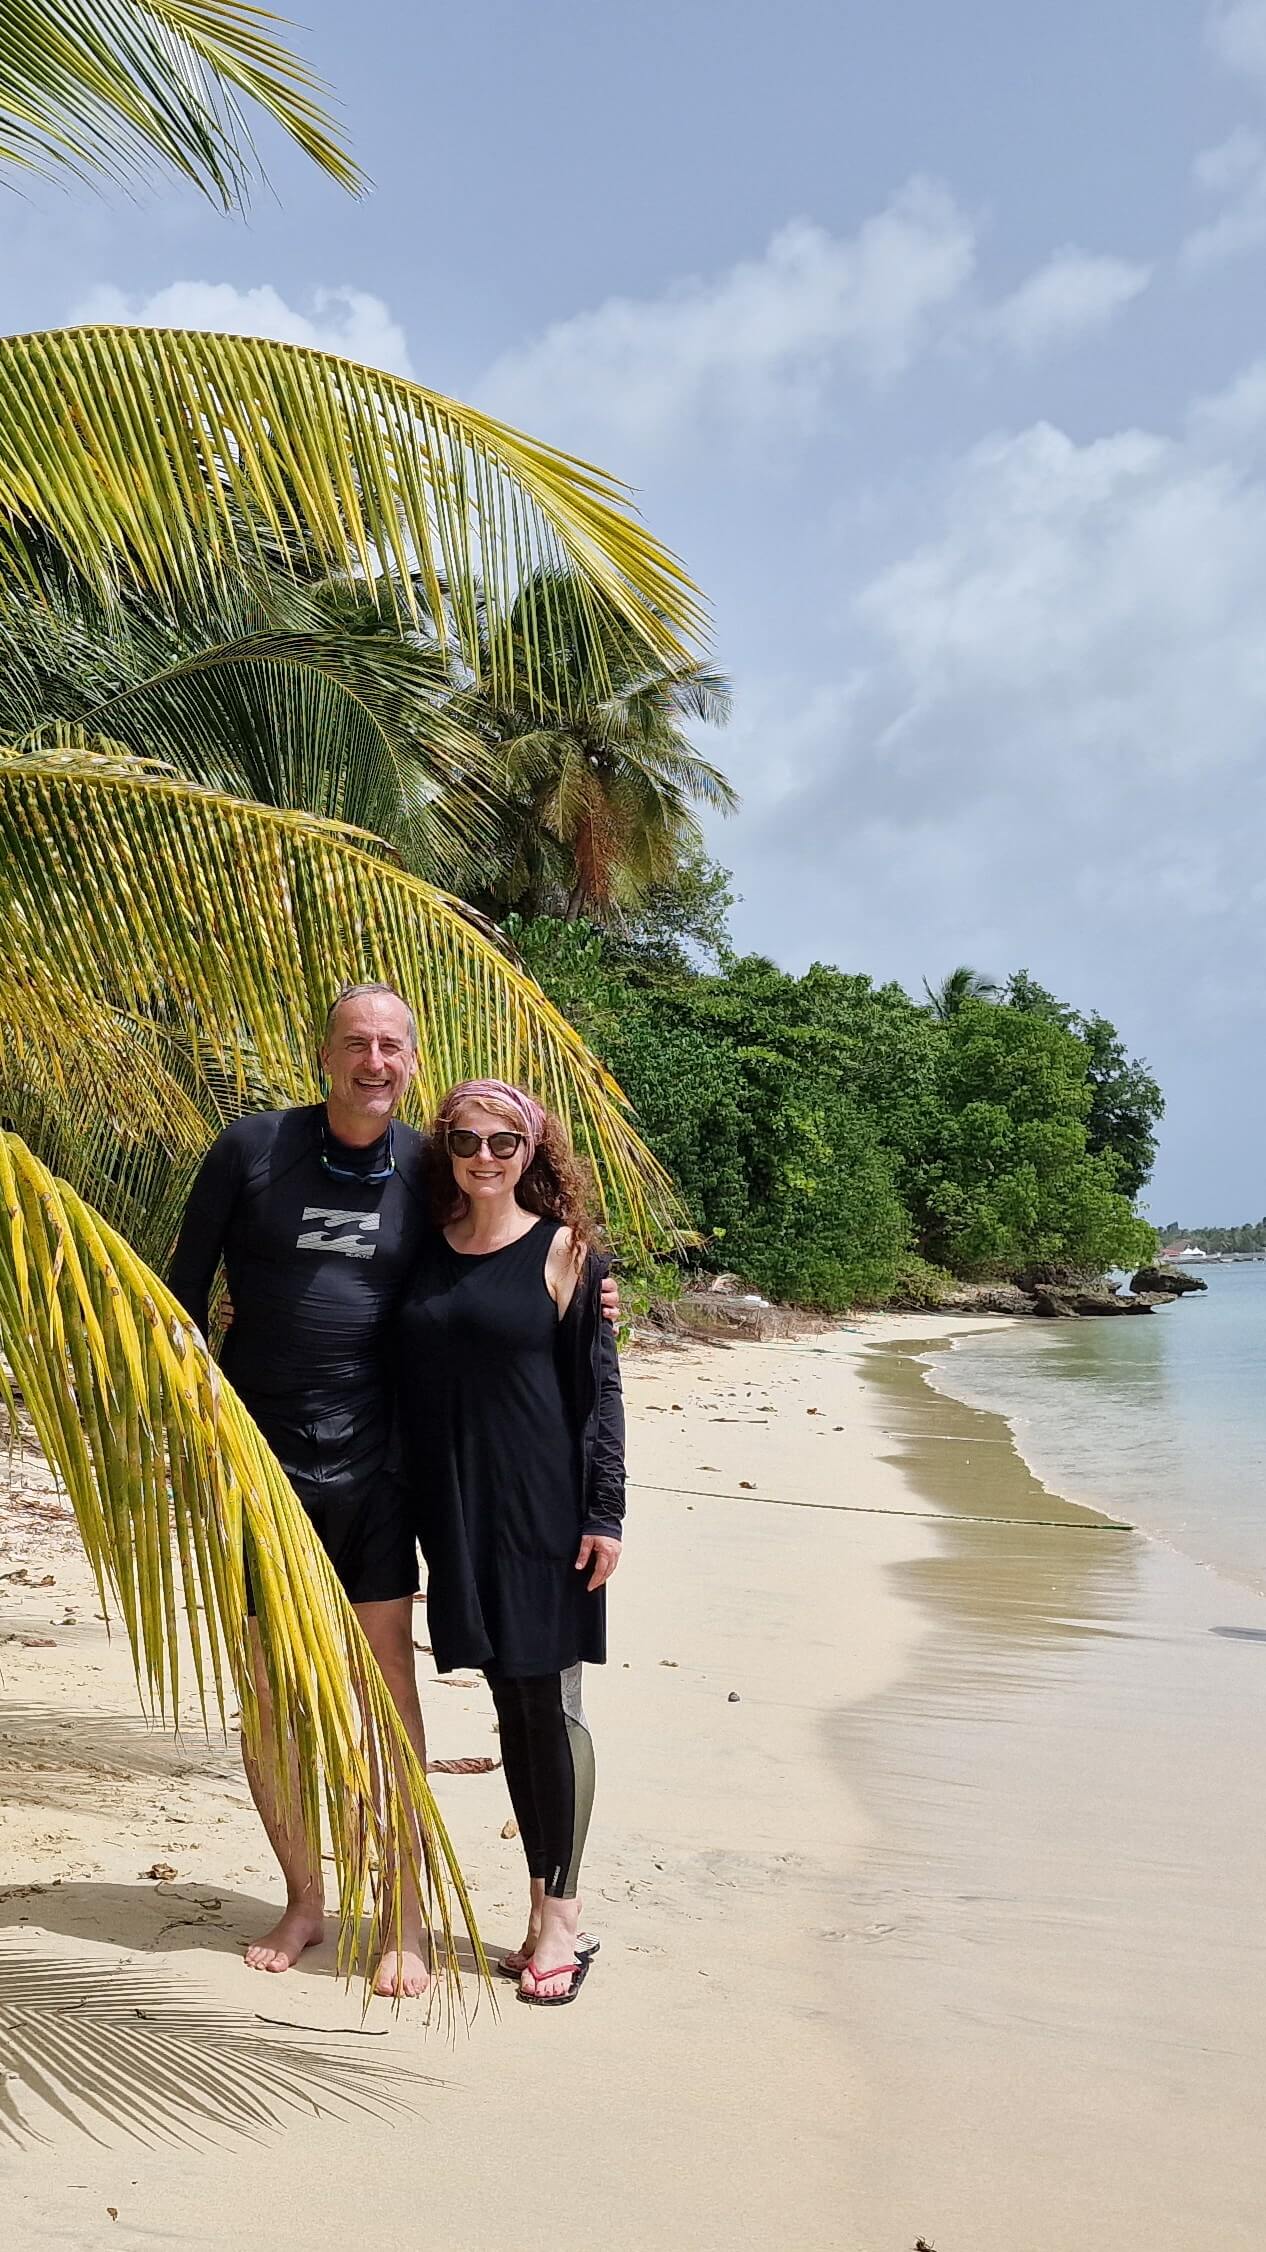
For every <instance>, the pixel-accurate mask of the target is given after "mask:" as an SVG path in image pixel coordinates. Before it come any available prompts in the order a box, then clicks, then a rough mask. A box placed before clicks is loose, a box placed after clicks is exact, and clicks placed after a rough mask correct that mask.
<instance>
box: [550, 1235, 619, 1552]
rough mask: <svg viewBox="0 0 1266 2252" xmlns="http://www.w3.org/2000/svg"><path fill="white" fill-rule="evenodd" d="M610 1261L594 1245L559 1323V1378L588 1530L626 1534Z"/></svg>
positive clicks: (590, 1531) (617, 1359) (586, 1529)
mask: <svg viewBox="0 0 1266 2252" xmlns="http://www.w3.org/2000/svg"><path fill="white" fill-rule="evenodd" d="M606 1272H607V1261H606V1260H605V1259H602V1258H600V1257H599V1255H598V1253H597V1252H596V1251H591V1252H590V1253H589V1255H588V1257H587V1258H586V1260H585V1265H584V1272H583V1273H582V1274H581V1276H580V1279H579V1281H578V1282H577V1284H576V1288H575V1290H574V1291H573V1293H572V1300H571V1304H570V1305H569V1307H568V1308H567V1311H566V1313H565V1314H564V1315H563V1318H562V1320H561V1321H560V1323H559V1325H558V1378H559V1383H560V1384H561V1386H562V1391H563V1398H564V1400H565V1402H566V1405H567V1413H568V1419H569V1421H570V1423H571V1426H572V1429H573V1431H574V1432H575V1433H576V1436H577V1443H578V1445H579V1447H580V1455H581V1459H580V1471H581V1488H580V1490H581V1495H582V1499H583V1506H584V1520H583V1530H584V1531H585V1532H587V1533H606V1534H608V1535H609V1536H610V1537H611V1538H612V1539H614V1540H620V1539H622V1538H623V1534H624V1394H623V1391H622V1389H621V1385H620V1356H619V1354H618V1353H617V1351H616V1348H615V1331H614V1330H613V1329H612V1327H611V1324H610V1322H609V1321H605V1320H604V1319H603V1314H602V1301H601V1290H602V1282H603V1277H604V1276H605V1274H606Z"/></svg>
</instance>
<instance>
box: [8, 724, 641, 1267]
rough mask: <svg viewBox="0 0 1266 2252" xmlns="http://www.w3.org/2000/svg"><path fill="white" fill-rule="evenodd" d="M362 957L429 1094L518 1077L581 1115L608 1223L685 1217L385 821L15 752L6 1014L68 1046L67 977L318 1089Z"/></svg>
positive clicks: (600, 1086)
mask: <svg viewBox="0 0 1266 2252" xmlns="http://www.w3.org/2000/svg"><path fill="white" fill-rule="evenodd" d="M365 978H384V979H387V980H388V981H389V982H391V983H392V984H394V985H396V986H398V987H399V988H400V990H401V991H402V992H403V993H404V994H405V995H406V996H407V998H408V999H409V1000H410V1001H411V1002H412V1004H413V1005H414V1007H415V1009H416V1011H417V1014H418V1018H419V1026H420V1054H419V1064H420V1073H419V1086H418V1090H417V1097H416V1098H415V1099H416V1100H417V1101H418V1102H419V1103H420V1106H421V1108H422V1110H423V1111H424V1112H425V1111H426V1110H428V1109H430V1108H431V1107H433V1105H434V1104H435V1102H436V1100H437V1098H438V1097H439V1095H440V1094H441V1093H442V1091H443V1090H444V1088H445V1087H447V1086H448V1085H449V1084H450V1083H451V1082H452V1081H454V1080H457V1079H462V1078H467V1077H482V1076H484V1075H485V1074H487V1073H494V1074H496V1075H497V1076H499V1077H501V1078H504V1079H509V1080H512V1081H516V1082H521V1083H522V1084H524V1085H526V1086H528V1087H531V1088H532V1089H533V1090H534V1091H535V1092H536V1093H537V1094H538V1095H539V1096H540V1098H541V1099H542V1100H543V1101H544V1102H545V1103H547V1104H548V1105H549V1107H550V1108H551V1109H553V1110H555V1111H557V1112H558V1113H559V1114H560V1115H561V1116H562V1117H563V1118H564V1119H565V1121H566V1122H567V1123H568V1125H569V1126H570V1128H571V1131H572V1134H573V1137H574V1139H575V1141H576V1144H577V1147H578V1148H579V1149H580V1150H581V1151H582V1152H583V1153H584V1154H586V1155H587V1156H588V1157H589V1158H590V1160H591V1161H592V1163H593V1166H594V1169H595V1172H596V1174H597V1178H598V1182H599V1186H600V1190H601V1194H602V1198H603V1203H604V1206H605V1209H606V1213H607V1217H608V1219H609V1221H610V1222H611V1223H612V1225H613V1226H614V1227H615V1228H617V1229H618V1230H619V1231H620V1232H621V1233H624V1234H631V1235H633V1236H637V1237H640V1238H641V1239H642V1240H643V1241H645V1242H652V1241H662V1240H663V1238H664V1235H665V1233H666V1232H670V1231H671V1229H672V1226H673V1223H674V1218H675V1202H674V1198H673V1194H672V1190H671V1186H670V1184H669V1182H668V1179H667V1176H666V1175H665V1173H664V1172H663V1170H662V1168H661V1167H660V1166H659V1165H658V1163H657V1162H656V1160H655V1159H654V1158H653V1157H652V1156H651V1154H650V1152H649V1151H648V1150H647V1148H646V1147H645V1144H644V1143H643V1142H642V1141H641V1139H640V1137H639V1136H638V1134H637V1133H636V1131H635V1130H634V1127H633V1125H632V1123H631V1120H630V1118H629V1115H628V1110H627V1106H626V1103H625V1100H624V1097H623V1096H622V1094H621V1092H620V1089H619V1087H618V1086H617V1085H616V1082H615V1081H614V1080H613V1079H612V1077H611V1076H610V1074H609V1073H608V1072H607V1071H606V1070H605V1069H604V1068H603V1067H602V1065H601V1064H599V1063H598V1062H597V1060H596V1059H595V1058H594V1057H593V1056H592V1055H591V1054H590V1053H589V1051H588V1049H587V1048H586V1047H585V1046H584V1043H583V1042H582V1041H581V1039H580V1038H579V1036H578V1035H577V1034H576V1033H575V1032H574V1031H573V1030H572V1028H571V1026H570V1025H568V1024H567V1022H566V1021H565V1019H564V1018H563V1017H561V1016H560V1015H559V1013H558V1011H557V1010H556V1009H555V1008H554V1007H553V1006H552V1005H551V1004H550V1002H549V1001H547V1000H546V998H545V996H544V994H543V993H542V992H541V990H540V988H539V987H538V986H537V985H536V984H535V983H534V982H533V980H532V979H531V978H530V977H528V976H527V975H526V974H525V973H524V972H523V971H522V970H520V969H519V968H518V967H516V965H515V964H514V963H513V962H512V961H510V960H509V959H508V958H507V957H506V955H505V954H503V953H502V952H501V951H500V950H499V948H498V947H497V945H496V943H495V942H494V940H493V939H492V938H491V937H490V936H488V935H487V934H486V932H485V931H484V930H482V929H477V928H476V927H475V926H474V925H473V924H472V923H471V922H470V921H469V920H468V919H467V918H466V916H465V915H464V914H463V912H462V910H461V908H460V906H459V904H458V902H456V901H455V900H451V899H449V898H447V897H445V895H444V894H443V893H441V892H438V891H435V890H433V889H432V888H431V887H430V886H429V885H427V884H425V883H423V882H421V881H420V879H419V878H417V877H415V876H411V875H408V874H407V873H406V872H405V871H404V870H403V869H401V868H400V867H399V866H397V865H396V864H395V863H394V862H393V861H392V860H390V859H388V858H387V857H386V856H385V855H384V854H383V852H382V848H381V847H378V846H376V845H375V841H374V840H373V839H372V838H368V837H362V836H360V835H358V834H357V833H356V832H355V831H352V830H349V829H346V828H343V827H341V826H339V825H337V824H335V823H332V822H324V821H318V820H316V819H314V818H313V817H312V816H310V815H307V814H299V813H292V812H288V811H285V810H281V809H278V808H274V807H265V806H260V805H254V804H249V803H245V802H243V801H242V800H240V799H236V798H232V797H227V796H221V795H219V794H217V793H215V792H213V791H209V790H202V789H199V788H197V787H196V786H195V785H193V784H190V783H186V782H183V781H178V780H175V779H169V778H167V777H165V776H162V775H156V774H154V773H153V772H152V771H151V770H150V769H148V768H147V767H146V766H144V765H143V764H142V763H140V762H139V761H134V760H129V759H127V758H126V757H121V756H111V755H110V754H109V753H108V752H103V753H101V754H99V755H93V754H92V753H90V752H88V751H85V750H74V749H67V750H64V751H61V752H49V753H15V752H9V753H0V1015H2V1014H3V1013H4V1011H5V1009H6V1006H7V996H8V993H9V991H10V989H14V990H19V989H20V991H21V993H22V995H23V1005H24V1008H25V1011H26V1021H27V1024H28V1027H30V1028H31V1029H32V1031H33V1029H34V1024H35V1012H38V1010H39V1009H40V1007H41V1005H42V1006H43V1007H44V1009H45V1011H46V1015H45V1018H44V1026H45V1036H46V1038H47V1040H48V1041H49V1043H50V1045H51V1047H52V1049H53V1050H54V1052H55V1051H56V1047H57V1043H58V1040H59V1038H60V1033H59V1021H60V1020H59V1010H60V1006H61V1003H60V1000H59V996H61V995H64V996H65V997H66V999H67V1005H69V1004H70V1003H71V1002H73V1006H74V1010H75V1021H76V1023H77V1024H79V1025H81V1026H82V1025H84V1024H89V1025H90V1023H91V1019H92V1015H93V1012H94V1011H96V1010H99V1011H101V1012H102V1015H103V1017H104V1016H105V1015H106V1014H107V1013H108V1014H109V1016H110V1020H111V1021H112V1022H113V1021H115V1020H116V1019H117V1016H118V1013H119V1012H122V1015H123V1017H124V1018H125V1020H126V1022H127V1024H128V1026H129V1029H130V1033H131V1035H132V1037H137V1036H139V1035H138V1033H137V1028H138V1027H141V1028H143V1027H144V1026H145V1025H146V1024H147V1023H149V1022H152V1023H153V1024H154V1026H155V1028H156V1031H155V1038H156V1041H157V1039H158V1038H159V1035H160V1032H161V1034H162V1036H166V1034H167V1031H168V1028H169V1027H170V1026H171V1025H172V1023H173V1022H174V1023H176V1024H177V1025H178V1026H179V1027H180V1029H181V1032H182V1037H183V1040H184V1042H185V1043H186V1045H187V1049H188V1053H189V1055H190V1057H191V1060H192V1063H193V1066H194V1068H195V1070H196V1072H197V1073H198V1074H199V1075H200V1076H201V1077H203V1078H208V1077H209V1078H211V1079H212V1080H214V1082H215V1083H216V1085H217V1086H222V1085H223V1082H224V1080H225V1078H226V1077H227V1078H228V1079H229V1080H230V1081H231V1082H235V1083H236V1085H237V1088H238V1090H239V1099H240V1101H241V1102H243V1103H246V1102H251V1103H254V1104H255V1105H258V1104H259V1103H260V1101H261V1100H263V1101H271V1102H273V1103H276V1104H283V1103H288V1102H305V1101H311V1100H312V1099H313V1098H314V1096H315V1094H316V1092H317V1082H316V1077H315V1073H316V1061H317V1053H318V1049H319V1046H320V1041H321V1034H322V1029H323V1025H324V1020H325V1012H326V1009H327V1006H328V1004H329V1001H330V999H331V997H332V995H333V994H334V993H335V992H337V990H338V988H339V986H340V985H341V984H342V983H343V982H344V981H353V982H354V981H359V980H361V979H365ZM107 1069H108V1059H107V1055H106V1051H105V1045H104V1042H103V1048H102V1058H101V1063H100V1070H101V1071H102V1072H103V1073H104V1072H105V1071H106V1070H107ZM2 1091H3V1090H2V1085H0V1092H2ZM125 1102H126V1088H123V1089H120V1091H119V1104H120V1107H122V1106H123V1105H124V1104H125Z"/></svg>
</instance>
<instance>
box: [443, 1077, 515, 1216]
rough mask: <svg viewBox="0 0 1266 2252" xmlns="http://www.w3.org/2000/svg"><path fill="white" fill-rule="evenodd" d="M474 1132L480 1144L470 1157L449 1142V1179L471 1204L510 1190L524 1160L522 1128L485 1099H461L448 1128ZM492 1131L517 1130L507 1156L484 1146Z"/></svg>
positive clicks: (490, 1201) (488, 1201)
mask: <svg viewBox="0 0 1266 2252" xmlns="http://www.w3.org/2000/svg"><path fill="white" fill-rule="evenodd" d="M454 1128H456V1129H457V1130H458V1131H459V1132H467V1133H471V1134H478V1135H479V1137H480V1147H479V1149H478V1150H476V1152H475V1154H474V1156H473V1157H459V1156H458V1154H457V1152H456V1150H454V1148H453V1146H452V1142H451V1140H450V1143H449V1163H450V1165H451V1166H452V1168H453V1179H454V1180H455V1181H456V1183H457V1186H458V1188H459V1189H460V1190H461V1192H462V1195H463V1196H465V1197H467V1198H469V1200H470V1202H471V1203H472V1204H495V1203H496V1202H497V1200H498V1198H500V1197H504V1196H505V1195H506V1194H507V1193H510V1194H513V1192H514V1190H515V1188H516V1187H517V1186H518V1183H519V1181H520V1179H521V1178H522V1175H523V1171H524V1166H525V1164H526V1144H525V1142H524V1140H523V1137H522V1129H521V1128H520V1127H519V1126H517V1125H516V1124H515V1121H514V1120H513V1119H512V1118H507V1117H506V1116H505V1115H504V1113H503V1112H501V1111H499V1110H490V1109H489V1108H488V1106H487V1104H486V1103H478V1102H470V1103H463V1104H462V1106H461V1109H460V1110H459V1111H458V1113H457V1116H456V1118H455V1119H454V1120H453V1122H452V1126H451V1127H450V1129H449V1132H450V1135H451V1133H452V1131H453V1129H454ZM493 1134H518V1135H519V1141H518V1144H517V1146H516V1148H515V1150H514V1153H513V1155H512V1156H510V1157H494V1156H493V1154H492V1151H491V1150H490V1149H489V1147H488V1141H489V1137H490V1136H491V1135H493Z"/></svg>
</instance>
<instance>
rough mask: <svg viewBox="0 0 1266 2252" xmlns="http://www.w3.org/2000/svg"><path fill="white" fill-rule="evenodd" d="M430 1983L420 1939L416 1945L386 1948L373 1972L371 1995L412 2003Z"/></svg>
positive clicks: (423, 1992)
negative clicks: (384, 1995)
mask: <svg viewBox="0 0 1266 2252" xmlns="http://www.w3.org/2000/svg"><path fill="white" fill-rule="evenodd" d="M430 1983H431V1974H430V1972H429V1970H428V1969H427V1967H426V1963H425V1961H424V1959H423V1942H422V1941H421V1940H419V1941H418V1943H417V1945H416V1946H408V1945H406V1946H403V1947H399V1948H396V1947H388V1948H387V1949H386V1951H385V1953H384V1955H383V1958H382V1961H381V1962H380V1963H379V1965H378V1968H377V1970H376V1971H375V1973H374V1992H375V1994H386V1995H389V1996H390V1998H391V2000H392V2001H410V2002H412V2001H416V1999H417V1997H418V1995H419V1994H425V1992H426V1990H427V1988H428V1986H429V1985H430Z"/></svg>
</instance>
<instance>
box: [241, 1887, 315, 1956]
mask: <svg viewBox="0 0 1266 2252" xmlns="http://www.w3.org/2000/svg"><path fill="white" fill-rule="evenodd" d="M324 1937H325V1910H324V1908H323V1907H322V1906H321V1905H320V1904H319V1903H318V1902H316V1901H312V1900H291V1901H288V1902H287V1904H286V1910H285V1913H284V1915H282V1916H281V1917H280V1918H279V1919H278V1921H277V1922H276V1923H275V1924H274V1925H273V1928H272V1930H271V1931H267V1932H265V1934H264V1936H263V1938H262V1939H256V1940H254V1941H253V1942H252V1944H251V1945H250V1946H249V1947H248V1948H247V1950H246V1960H247V1963H248V1965H249V1966H250V1968H251V1970H262V1971H288V1970H289V1969H290V1968H291V1966H292V1965H293V1964H295V1963H297V1962H298V1960H299V1957H300V1955H302V1953H303V1951H304V1949H305V1947H319V1946H320V1944H321V1941H322V1940H323V1939H324Z"/></svg>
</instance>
